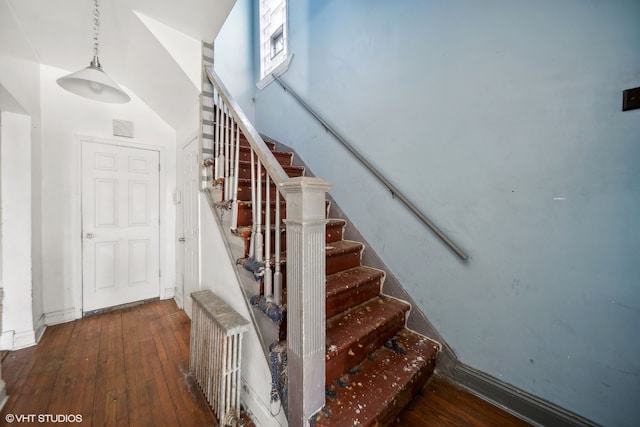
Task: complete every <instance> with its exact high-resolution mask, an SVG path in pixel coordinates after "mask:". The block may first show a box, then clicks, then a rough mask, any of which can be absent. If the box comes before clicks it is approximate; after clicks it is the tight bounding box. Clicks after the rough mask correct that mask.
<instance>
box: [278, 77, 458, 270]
mask: <svg viewBox="0 0 640 427" xmlns="http://www.w3.org/2000/svg"><path fill="white" fill-rule="evenodd" d="M271 76H272V77H273V78H274V79H275V80H276V81H277V82H278V83H280V86H282V88H283V89H284V90H285V92H288V93H289V94H290V95H291V96H292V97H293V98H294V99H295V100H296V101H298V103H299V104H300V105H301V106H302V107H303V108H304V109H305V110H307V111H308V112H309V114H311V115H312V116H313V117H314V118H315V119H316V120H317V121H318V122H319V123H320V124H321V125H322V127H323V128H324V129H325V130H326V131H327V132H329V133H330V134H331V135H333V137H334V138H335V139H337V140H338V142H340V143H341V144H342V145H343V146H344V147H345V148H346V149H347V150H349V152H350V153H351V154H353V156H354V157H355V158H356V159H358V161H360V163H362V164H363V165H364V166H365V167H366V168H367V169H368V170H369V172H371V173H372V174H373V175H374V176H375V177H376V178H378V180H379V181H380V182H381V183H382V184H383V185H384V186H385V187H387V189H389V191H391V194H392V195H393V197H397V198H398V199H400V201H401V202H402V203H403V204H404V205H405V206H406V207H407V208H408V209H409V210H410V211H411V212H412V213H413V214H414V215H415V216H416V217H418V219H419V220H420V221H422V223H424V224H425V225H426V226H427V227H429V229H430V230H431V231H433V233H434V234H435V235H436V236H438V238H439V239H440V240H442V242H444V244H445V245H447V246H448V247H449V248H450V249H451V250H452V251H453V252H455V254H456V255H458V256H459V257H460V258H461V259H462V260H464V261H466V260H468V259H469V256H468V255H467V254H466V253H464V252H463V251H462V249H460V248H459V247H458V246H457V245H456V244H455V243H453V241H451V239H449V237H447V235H446V234H444V232H443V231H442V230H440V228H438V226H437V225H435V224H434V223H433V222H432V221H431V220H430V219H429V218H428V217H427V216H426V215H425V214H424V213H422V212H421V211H420V209H418V208H417V207H416V206H415V205H414V204H413V203H412V202H411V201H410V200H409V199H408V198H407V197H406V196H405V195H404V194H403V193H402V192H401V191H400V190H398V188H397V187H396V186H395V185H393V184H392V183H391V182H390V181H389V180H388V179H387V178H386V177H385V176H384V175H382V173H380V172H379V171H378V170H377V169H376V168H375V167H374V166H373V165H372V164H371V163H369V161H368V160H367V159H365V158H364V157H363V156H362V155H361V154H360V153H359V152H358V151H357V150H356V149H355V148H353V146H352V145H351V144H349V142H347V140H345V139H344V138H343V137H342V135H340V134H339V133H338V132H336V130H335V129H333V128H332V127H331V126H330V125H329V124H328V123H327V122H326V121H325V120H324V119H323V118H322V117H321V116H320V115H319V114H318V113H317V112H316V111H315V110H314V109H313V108H311V107H310V106H309V105H308V104H307V103H306V102H305V101H304V100H303V99H302V98H300V97H299V96H298V94H297V93H295V91H293V90H292V89H291V87H289V85H287V84H286V83H285V82H284V81H283V80H282V79H281V78H280V77H278V76H277V75H275V74H272V75H271Z"/></svg>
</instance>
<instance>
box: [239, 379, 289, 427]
mask: <svg viewBox="0 0 640 427" xmlns="http://www.w3.org/2000/svg"><path fill="white" fill-rule="evenodd" d="M240 403H241V404H242V406H244V408H245V409H246V410H248V412H250V413H251V415H252V420H253V421H254V422H255V424H256V426H257V427H282V426H284V425H286V422H287V420H286V417H284V409H283V408H282V407H280V401H278V402H274V403H273V405H278V413H277V414H276V415H272V414H271V409H270V408H267V407H266V406H265V404H264V403H263V402H262V400H260V399H259V398H258V396H256V395H255V392H254V391H253V390H252V389H251V387H249V385H248V384H247V382H246V380H245V379H244V378H242V391H241V393H240Z"/></svg>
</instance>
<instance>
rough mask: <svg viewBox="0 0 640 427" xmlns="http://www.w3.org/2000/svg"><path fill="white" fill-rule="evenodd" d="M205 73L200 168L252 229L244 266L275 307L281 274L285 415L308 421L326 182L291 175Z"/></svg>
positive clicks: (319, 363)
mask: <svg viewBox="0 0 640 427" xmlns="http://www.w3.org/2000/svg"><path fill="white" fill-rule="evenodd" d="M206 74H207V76H208V78H209V80H210V81H211V83H212V84H213V88H214V90H213V104H214V105H213V114H214V121H213V122H214V124H213V131H214V147H213V158H212V159H210V160H208V161H206V162H205V166H210V167H212V168H213V173H212V175H211V176H213V179H214V181H215V183H216V184H219V185H220V186H221V188H222V193H223V201H224V202H225V203H226V204H227V205H228V206H229V207H230V208H231V211H232V218H233V220H232V221H233V223H232V231H233V232H235V233H238V234H245V235H246V234H249V233H250V236H251V238H250V240H249V241H250V244H249V247H248V248H247V249H246V255H247V257H246V260H245V268H247V269H248V270H251V271H252V272H253V274H254V276H256V277H257V278H262V281H263V285H264V297H265V298H266V299H267V300H268V301H270V302H272V303H273V304H276V305H278V306H281V305H282V304H284V303H285V301H283V295H284V293H285V290H283V273H286V278H287V280H286V282H287V286H286V306H287V318H288V320H287V321H288V327H287V360H288V381H289V389H290V390H295V393H290V395H289V399H288V418H289V423H290V424H291V425H307V424H308V420H309V418H310V417H311V415H313V414H314V413H316V412H317V411H318V410H319V409H320V408H322V407H323V406H324V403H325V387H324V385H325V329H326V315H325V276H326V272H325V224H326V222H327V221H326V214H325V212H326V207H325V197H326V192H327V191H328V190H329V188H330V186H331V185H330V184H329V183H328V182H326V181H325V180H323V179H321V178H316V177H293V178H291V177H289V175H288V174H287V173H286V172H285V170H284V168H283V167H282V165H281V163H280V162H281V160H280V159H278V158H276V156H277V155H278V153H277V152H275V153H274V152H272V150H270V149H269V147H268V146H267V144H266V143H265V141H264V140H263V139H262V137H261V136H260V134H259V133H258V132H257V131H256V129H255V128H254V127H253V126H252V124H251V123H250V122H249V120H248V119H247V117H246V115H245V114H244V112H243V111H242V109H241V108H240V107H239V105H238V104H237V102H236V101H235V100H234V99H233V98H232V97H231V95H230V93H229V92H228V90H227V89H226V88H225V86H224V85H223V84H222V82H221V80H220V78H219V76H218V75H217V74H216V73H215V72H214V71H213V69H211V68H206ZM285 217H286V219H285ZM249 227H250V228H249ZM285 229H286V241H282V233H283V231H284V230H285ZM283 244H286V260H285V259H282V256H281V254H282V252H283V251H282V249H283V248H282V247H281V246H282V245H283ZM283 264H284V265H286V269H285V271H282V266H283Z"/></svg>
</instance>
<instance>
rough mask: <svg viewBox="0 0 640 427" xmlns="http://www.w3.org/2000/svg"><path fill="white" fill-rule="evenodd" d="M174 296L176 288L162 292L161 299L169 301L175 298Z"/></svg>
mask: <svg viewBox="0 0 640 427" xmlns="http://www.w3.org/2000/svg"><path fill="white" fill-rule="evenodd" d="M175 296H176V288H175V287H173V288H166V289H165V290H164V296H163V297H162V299H171V298H175Z"/></svg>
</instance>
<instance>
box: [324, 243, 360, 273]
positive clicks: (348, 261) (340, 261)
mask: <svg viewBox="0 0 640 427" xmlns="http://www.w3.org/2000/svg"><path fill="white" fill-rule="evenodd" d="M361 259H362V249H360V250H357V251H350V252H345V253H341V254H339V255H336V256H327V260H326V263H327V264H326V267H327V268H326V270H327V276H328V275H330V274H334V273H338V272H340V271H344V270H348V269H350V268H354V267H357V266H359V265H360V260H361Z"/></svg>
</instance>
